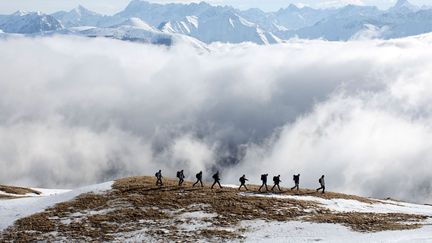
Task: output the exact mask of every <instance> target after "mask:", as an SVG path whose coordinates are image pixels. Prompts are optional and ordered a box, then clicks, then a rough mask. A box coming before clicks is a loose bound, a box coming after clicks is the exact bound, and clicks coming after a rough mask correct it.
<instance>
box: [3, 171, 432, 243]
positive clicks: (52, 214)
mask: <svg viewBox="0 0 432 243" xmlns="http://www.w3.org/2000/svg"><path fill="white" fill-rule="evenodd" d="M154 182H155V181H154V178H152V177H129V178H124V179H119V180H117V181H116V182H115V183H114V184H113V190H111V191H109V192H107V193H104V194H92V193H90V194H83V195H81V196H79V197H77V198H76V199H74V200H72V201H68V202H64V203H60V204H57V205H56V206H54V207H53V208H50V209H47V210H45V211H44V212H42V213H39V214H35V215H32V216H30V217H27V218H23V219H20V220H18V221H17V222H16V223H15V225H14V226H12V227H10V228H9V229H7V230H6V231H4V232H3V234H2V236H1V237H0V241H15V240H16V239H18V238H17V237H19V239H24V240H25V241H38V240H48V241H49V240H55V239H67V241H113V240H121V238H119V235H124V233H127V232H134V231H142V230H144V233H145V234H146V235H147V236H149V237H151V238H152V239H154V240H156V241H161V242H171V241H177V242H196V241H197V240H199V239H201V240H202V239H204V240H207V241H215V242H220V241H225V240H232V239H241V238H242V230H244V229H242V228H240V226H239V222H241V221H243V220H255V219H261V220H265V221H290V220H304V221H310V222H318V223H337V224H342V225H345V226H347V227H350V228H351V229H353V230H355V231H361V232H376V231H383V230H401V229H413V228H416V227H419V226H420V225H419V224H418V222H420V221H422V220H424V219H426V217H424V216H415V215H405V214H368V213H335V212H331V211H329V210H327V209H324V208H322V207H320V206H319V205H318V204H317V203H315V202H310V201H301V200H290V199H278V198H269V197H254V196H253V193H251V195H250V196H245V195H243V194H239V193H238V190H237V189H233V188H223V189H215V190H211V189H210V188H209V186H210V185H208V184H207V185H205V187H204V188H201V187H195V188H192V187H191V185H192V182H185V185H184V187H178V186H177V185H176V184H177V181H175V180H171V179H165V180H164V183H165V185H164V186H163V187H158V186H155V185H154ZM250 188H251V189H254V190H256V189H257V188H258V187H257V186H253V185H252V186H250ZM285 190H286V189H285ZM281 194H296V195H313V196H319V197H323V198H345V199H354V200H357V199H359V201H362V202H366V203H375V201H373V200H369V199H365V198H360V197H357V196H350V195H344V194H338V193H325V194H321V193H316V192H314V191H312V190H301V191H300V192H298V193H297V192H286V191H285V192H282V193H281ZM195 211H204V212H206V213H211V214H215V215H217V216H216V217H213V218H204V219H202V220H203V222H205V223H208V224H209V226H208V227H207V226H206V228H202V229H197V230H194V231H192V232H191V231H188V230H185V229H184V228H183V227H182V224H190V222H188V220H185V219H183V218H182V217H181V215H182V214H183V213H185V212H195ZM89 212H92V213H89ZM233 229H235V230H233ZM53 232H58V233H57V234H54V233H53Z"/></svg>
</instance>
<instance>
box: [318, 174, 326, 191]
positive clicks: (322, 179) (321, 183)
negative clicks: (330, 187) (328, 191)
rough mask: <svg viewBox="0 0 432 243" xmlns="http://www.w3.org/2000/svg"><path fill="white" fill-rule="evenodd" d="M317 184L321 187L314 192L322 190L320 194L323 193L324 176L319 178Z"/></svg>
mask: <svg viewBox="0 0 432 243" xmlns="http://www.w3.org/2000/svg"><path fill="white" fill-rule="evenodd" d="M318 182H319V184H320V185H321V187H320V188H317V189H316V191H317V192H318V191H319V190H321V189H322V193H324V191H325V181H324V175H322V176H321V178H319V180H318Z"/></svg>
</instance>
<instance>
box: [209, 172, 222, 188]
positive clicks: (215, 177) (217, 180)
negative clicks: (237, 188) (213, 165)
mask: <svg viewBox="0 0 432 243" xmlns="http://www.w3.org/2000/svg"><path fill="white" fill-rule="evenodd" d="M213 180H214V182H213V185H212V186H211V189H213V186H214V185H216V183H217V184H218V185H219V188H222V186H221V184H220V177H219V171H217V172H216V174H214V175H213Z"/></svg>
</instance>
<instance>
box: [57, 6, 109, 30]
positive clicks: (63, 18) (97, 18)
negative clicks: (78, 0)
mask: <svg viewBox="0 0 432 243" xmlns="http://www.w3.org/2000/svg"><path fill="white" fill-rule="evenodd" d="M52 16H53V17H55V18H56V19H58V20H59V21H60V22H61V23H62V24H63V26H65V27H76V26H98V25H99V24H100V23H101V22H103V19H104V16H103V15H101V14H98V13H96V12H93V11H90V10H88V9H86V8H85V7H83V6H81V5H79V6H78V7H76V8H74V9H72V10H71V11H69V12H66V11H59V12H56V13H53V14H52Z"/></svg>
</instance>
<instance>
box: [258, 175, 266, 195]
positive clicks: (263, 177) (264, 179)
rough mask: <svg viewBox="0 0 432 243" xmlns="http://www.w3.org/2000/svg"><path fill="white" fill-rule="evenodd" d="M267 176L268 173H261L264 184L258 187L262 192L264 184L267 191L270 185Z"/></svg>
mask: <svg viewBox="0 0 432 243" xmlns="http://www.w3.org/2000/svg"><path fill="white" fill-rule="evenodd" d="M267 176H268V174H262V175H261V181H262V185H261V186H260V188H259V189H258V191H259V192H261V188H262V187H263V186H265V189H266V191H268V187H267Z"/></svg>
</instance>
